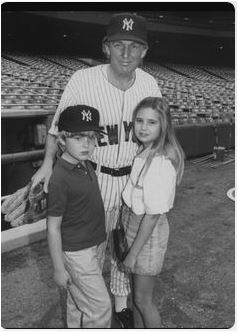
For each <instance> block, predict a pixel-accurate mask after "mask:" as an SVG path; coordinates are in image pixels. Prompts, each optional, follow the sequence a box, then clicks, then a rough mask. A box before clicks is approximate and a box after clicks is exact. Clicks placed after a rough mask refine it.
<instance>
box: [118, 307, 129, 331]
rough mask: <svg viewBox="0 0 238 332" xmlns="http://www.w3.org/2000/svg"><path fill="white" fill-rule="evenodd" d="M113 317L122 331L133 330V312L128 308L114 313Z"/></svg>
mask: <svg viewBox="0 0 238 332" xmlns="http://www.w3.org/2000/svg"><path fill="white" fill-rule="evenodd" d="M115 317H116V319H117V321H118V323H119V324H120V326H121V328H122V329H133V312H132V310H131V309H129V308H124V309H122V311H120V312H115Z"/></svg>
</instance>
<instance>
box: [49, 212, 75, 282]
mask: <svg viewBox="0 0 238 332" xmlns="http://www.w3.org/2000/svg"><path fill="white" fill-rule="evenodd" d="M61 222H62V217H51V216H48V218H47V239H48V245H49V251H50V256H51V259H52V262H53V267H54V280H55V282H56V284H57V285H58V286H60V287H64V288H67V285H68V284H70V283H71V278H70V275H69V273H68V272H67V270H66V269H65V266H64V261H63V253H62V240H61Z"/></svg>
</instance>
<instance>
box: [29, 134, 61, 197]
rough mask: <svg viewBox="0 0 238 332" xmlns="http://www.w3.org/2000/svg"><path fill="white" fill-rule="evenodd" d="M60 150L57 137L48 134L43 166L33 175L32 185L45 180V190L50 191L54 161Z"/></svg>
mask: <svg viewBox="0 0 238 332" xmlns="http://www.w3.org/2000/svg"><path fill="white" fill-rule="evenodd" d="M57 150H58V146H57V143H56V137H55V136H53V135H51V134H48V136H47V139H46V144H45V157H44V160H43V163H42V165H41V167H40V168H39V169H38V171H37V172H36V173H35V174H34V175H33V177H32V181H33V182H32V187H34V186H36V185H37V184H38V183H39V182H41V181H44V191H45V192H46V193H47V192H48V184H49V180H50V177H51V174H52V168H53V162H54V158H55V155H56V152H57Z"/></svg>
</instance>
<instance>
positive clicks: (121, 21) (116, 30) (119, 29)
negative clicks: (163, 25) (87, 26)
mask: <svg viewBox="0 0 238 332" xmlns="http://www.w3.org/2000/svg"><path fill="white" fill-rule="evenodd" d="M105 40H108V41H115V40H133V41H136V42H139V43H142V44H146V45H147V29H146V20H145V18H144V17H142V16H138V15H135V14H130V13H121V14H114V15H113V16H112V17H111V20H110V21H109V24H108V27H107V35H106V37H105Z"/></svg>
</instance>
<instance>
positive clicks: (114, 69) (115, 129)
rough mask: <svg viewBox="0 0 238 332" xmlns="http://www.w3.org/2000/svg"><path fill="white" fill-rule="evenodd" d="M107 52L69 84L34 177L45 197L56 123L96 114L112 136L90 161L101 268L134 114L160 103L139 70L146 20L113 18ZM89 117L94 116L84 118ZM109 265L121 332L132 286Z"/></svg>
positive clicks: (130, 149)
mask: <svg viewBox="0 0 238 332" xmlns="http://www.w3.org/2000/svg"><path fill="white" fill-rule="evenodd" d="M103 50H104V53H105V54H106V56H107V57H108V59H109V60H110V63H109V64H104V65H99V66H95V67H92V68H87V69H83V70H79V71H77V72H75V73H74V74H73V75H72V77H71V79H70V81H69V82H68V84H67V86H66V88H65V90H64V92H63V94H62V97H61V100H60V103H59V106H58V109H57V111H56V114H55V116H54V119H53V121H52V125H51V128H50V130H49V135H48V137H47V142H46V151H45V158H44V161H43V164H42V166H41V168H40V169H39V170H38V172H37V173H36V174H35V176H34V177H33V186H34V185H35V184H37V183H39V182H40V181H44V188H45V191H47V186H48V182H49V178H50V176H51V173H52V166H53V161H54V157H55V154H56V151H57V143H56V138H55V137H56V136H55V135H56V134H57V131H58V128H57V121H58V118H59V114H60V113H61V112H62V110H63V109H65V108H66V107H68V106H73V105H76V104H85V105H90V106H92V107H94V108H96V109H98V110H99V112H100V121H101V123H100V125H101V128H102V130H104V131H106V132H107V134H108V135H107V136H104V137H103V136H102V137H101V139H100V140H98V145H97V147H96V148H95V150H94V153H93V155H92V158H91V160H92V162H93V163H94V166H95V169H96V173H97V175H98V182H99V186H100V189H101V193H102V198H103V201H104V206H105V210H106V231H107V241H106V242H105V243H104V244H103V245H101V246H100V248H99V258H100V261H101V266H103V262H104V258H105V250H106V245H107V242H108V240H109V239H111V232H112V229H113V228H114V227H115V224H116V221H117V216H118V211H119V206H120V202H121V192H122V190H123V188H124V186H125V184H126V182H127V178H128V174H129V173H130V169H131V164H132V161H133V158H134V156H135V153H136V149H137V145H136V143H134V142H133V141H132V131H131V126H132V121H131V120H132V112H133V109H134V108H135V106H136V105H137V104H138V103H139V101H141V100H142V99H143V98H145V97H148V96H157V97H161V93H160V90H159V88H158V85H157V83H156V81H155V79H154V78H153V77H152V76H151V75H149V74H148V73H146V72H144V71H143V70H141V69H139V68H138V67H139V65H140V64H141V62H142V60H143V58H144V57H145V55H146V53H147V50H148V44H147V31H146V21H145V19H144V18H143V17H141V16H136V15H133V14H129V13H122V14H116V15H113V16H112V18H111V20H110V22H109V25H108V28H107V35H106V37H105V38H104V40H103ZM87 116H90V114H86V113H85V117H87ZM111 262H112V267H111V283H110V287H111V292H112V293H113V294H114V296H115V312H116V317H117V319H118V320H119V322H120V324H121V327H124V328H130V327H132V326H131V324H130V321H131V311H130V310H129V309H128V308H127V296H128V294H129V291H130V287H129V281H128V278H127V277H126V276H125V274H124V273H122V272H119V271H118V269H117V264H116V262H115V260H114V259H113V257H112V258H111Z"/></svg>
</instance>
